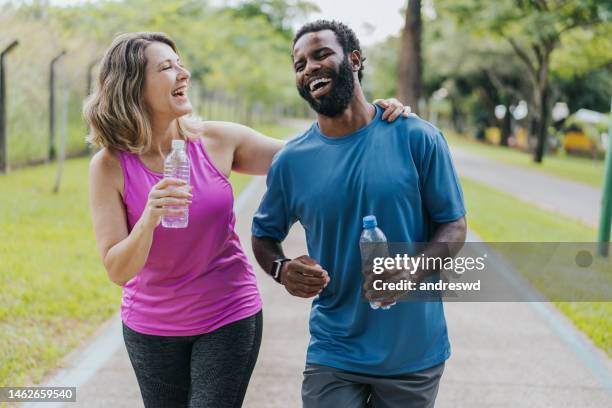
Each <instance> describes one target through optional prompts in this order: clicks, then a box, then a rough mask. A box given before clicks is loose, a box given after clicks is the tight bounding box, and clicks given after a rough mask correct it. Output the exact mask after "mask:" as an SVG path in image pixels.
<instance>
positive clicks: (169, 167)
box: [162, 140, 189, 228]
mask: <svg viewBox="0 0 612 408" xmlns="http://www.w3.org/2000/svg"><path fill="white" fill-rule="evenodd" d="M164 177H172V178H177V179H181V180H184V181H185V182H187V185H189V157H188V156H187V152H186V151H185V141H184V140H173V141H172V151H171V152H170V154H169V155H168V157H166V161H165V162H164ZM170 188H177V187H176V186H171V187H170ZM169 208H172V209H178V210H182V209H184V210H185V211H184V213H183V214H180V215H164V216H163V217H162V225H163V226H164V227H166V228H185V227H187V224H188V223H189V208H188V207H182V206H169Z"/></svg>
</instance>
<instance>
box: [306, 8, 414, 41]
mask: <svg viewBox="0 0 612 408" xmlns="http://www.w3.org/2000/svg"><path fill="white" fill-rule="evenodd" d="M310 1H311V2H313V3H315V4H317V5H318V6H319V8H320V9H321V13H319V14H313V15H312V16H310V18H309V19H310V20H314V19H317V18H325V19H328V20H329V19H335V20H339V21H342V22H343V23H344V24H346V25H348V26H349V27H350V28H352V29H353V31H355V34H357V38H359V41H360V42H361V44H362V45H366V46H367V45H371V44H373V43H376V42H379V41H381V40H383V39H385V38H386V37H387V36H389V35H395V34H398V33H399V32H400V30H401V29H402V27H403V26H404V16H403V15H402V14H401V9H402V7H405V5H406V4H407V3H408V2H407V0H310Z"/></svg>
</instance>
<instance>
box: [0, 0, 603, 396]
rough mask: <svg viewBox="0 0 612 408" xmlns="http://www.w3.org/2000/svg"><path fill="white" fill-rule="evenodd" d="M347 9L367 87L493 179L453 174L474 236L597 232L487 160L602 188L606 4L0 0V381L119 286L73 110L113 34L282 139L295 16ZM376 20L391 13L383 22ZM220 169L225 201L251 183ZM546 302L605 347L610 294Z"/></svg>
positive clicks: (85, 320)
mask: <svg viewBox="0 0 612 408" xmlns="http://www.w3.org/2000/svg"><path fill="white" fill-rule="evenodd" d="M332 4H333V7H332ZM349 9H350V12H349ZM326 10H329V11H328V12H327V14H326ZM331 10H333V13H332V11H331ZM334 13H338V14H334ZM343 15H346V16H350V19H349V20H351V21H347V22H348V23H349V24H352V27H353V28H354V29H355V30H356V31H357V33H358V35H359V36H360V38H361V39H362V43H363V45H364V53H365V55H366V56H367V62H366V68H365V72H364V73H365V77H364V81H363V85H364V89H365V92H366V95H367V97H368V99H369V100H373V99H374V98H387V97H397V98H399V99H400V100H401V101H402V102H404V103H406V104H408V105H410V106H411V107H412V109H413V110H414V111H417V112H418V114H419V115H420V116H421V117H423V118H425V119H427V120H429V121H431V122H432V123H434V124H435V125H436V126H438V127H440V128H441V129H443V131H444V134H445V136H446V138H447V140H448V142H449V144H450V146H451V150H452V151H453V154H455V152H457V154H459V152H464V153H465V154H469V155H471V156H470V157H478V158H482V159H483V160H484V161H481V162H478V163H479V166H480V167H478V168H477V171H478V172H480V173H482V174H488V173H491V174H496V176H495V177H498V178H499V179H498V181H499V183H498V182H496V181H495V180H493V181H491V180H487V181H483V179H481V178H480V177H479V176H478V175H476V176H471V177H468V176H467V175H466V174H462V173H461V171H460V176H461V182H462V186H463V188H464V193H465V196H466V203H467V206H468V222H469V227H470V229H471V230H472V231H473V232H474V233H476V234H478V236H479V237H480V238H481V239H483V240H484V241H502V242H513V241H517V242H595V241H596V240H597V238H598V227H599V224H600V222H599V214H600V205H599V201H597V200H595V202H594V201H593V200H591V201H588V200H587V201H585V202H584V203H582V202H581V201H580V197H574V199H575V203H576V204H575V205H574V206H575V207H576V208H575V211H573V210H572V211H569V212H565V213H564V212H560V211H557V210H556V209H555V208H554V206H553V208H551V205H549V204H547V203H539V202H536V201H537V200H530V199H528V198H527V199H526V198H525V197H524V196H521V195H520V194H513V193H512V192H511V191H507V189H503V188H496V187H498V185H503V183H502V181H504V180H502V178H504V177H512V174H511V173H508V174H506V175H504V172H501V171H498V172H497V173H495V172H494V171H493V170H494V169H493V166H494V165H495V164H500V165H504V166H509V167H507V168H512V169H520V171H525V172H527V173H526V174H536V175H537V174H542V175H546V176H550V177H552V178H553V180H562V181H567V182H568V183H570V184H571V183H573V184H571V185H577V186H579V188H586V189H587V190H588V191H589V192H592V191H597V192H600V191H601V190H602V188H603V184H604V168H605V166H604V157H605V151H606V144H607V143H608V142H607V140H608V138H609V136H608V127H609V125H610V121H611V117H610V114H609V113H608V112H609V111H610V103H611V100H610V98H611V94H612V5H611V4H610V2H609V1H578V0H500V1H495V2H489V1H480V0H423V1H414V0H411V1H395V0H394V1H388V2H385V1H380V2H376V4H372V3H370V2H360V1H356V2H350V1H338V2H334V1H328V2H326V1H302V0H249V1H225V2H224V1H206V0H169V1H163V2H162V1H144V0H124V1H92V2H85V1H76V2H75V1H57V2H54V1H51V2H49V1H1V2H0V51H1V50H5V49H7V48H9V47H10V46H11V45H12V44H14V42H15V41H18V43H17V44H15V45H14V46H13V47H12V48H10V49H9V50H8V52H6V53H5V54H4V55H3V58H2V64H3V77H2V84H1V86H2V87H4V90H5V98H4V99H3V103H2V111H3V112H4V116H0V118H2V121H3V122H4V124H3V126H1V128H3V129H4V131H3V135H4V137H5V143H4V145H3V146H4V149H3V151H4V154H3V157H4V160H2V163H1V164H2V166H0V167H1V170H2V171H3V174H0V191H1V192H2V195H1V197H0V285H1V286H0V287H1V288H2V291H1V292H0V386H4V385H12V386H19V385H31V384H36V383H39V382H40V381H42V380H43V379H44V378H45V376H47V375H48V374H49V372H50V370H52V369H53V368H55V367H57V365H58V364H59V362H60V361H61V359H62V358H63V357H64V356H65V355H66V354H67V353H69V352H70V351H72V350H74V349H75V348H76V347H78V346H79V345H81V344H83V342H84V341H86V340H87V339H88V338H89V336H90V335H91V334H92V333H93V332H94V331H95V329H96V328H97V327H99V326H100V325H101V324H102V323H103V322H105V321H107V319H109V317H111V316H112V315H114V314H115V313H116V312H117V310H118V306H119V303H120V288H118V287H116V286H115V285H114V284H112V283H111V282H110V280H109V279H108V278H107V276H106V273H105V271H104V269H103V267H102V265H101V262H100V259H99V255H98V252H97V250H96V246H95V242H94V238H93V232H92V226H91V221H90V216H89V208H88V203H87V166H88V161H89V156H90V154H91V153H92V149H91V148H90V147H89V146H87V145H86V144H85V142H84V139H85V135H86V134H87V128H86V125H85V124H84V122H83V120H82V117H81V107H82V101H83V99H84V98H85V96H86V95H87V94H88V93H89V92H90V91H91V89H92V86H93V84H92V78H95V74H96V72H97V71H96V70H97V63H98V62H99V58H100V57H101V55H102V53H103V51H104V50H105V49H106V47H107V46H108V45H109V43H110V41H111V39H112V38H113V36H114V35H116V34H117V33H120V32H127V31H163V32H166V33H168V34H169V35H170V36H171V37H172V38H173V39H174V40H175V41H176V43H177V45H178V47H179V50H180V54H181V58H182V60H183V61H184V64H185V65H186V66H187V68H188V69H189V70H190V71H191V74H192V79H191V86H190V98H191V100H192V103H193V105H194V110H195V112H196V113H197V114H198V115H199V116H201V117H203V118H205V119H213V120H231V121H236V122H240V123H244V124H247V125H249V126H253V127H254V128H256V129H258V130H259V131H261V132H263V133H265V134H267V135H269V136H273V137H279V138H286V137H290V136H292V135H295V134H296V133H298V132H300V131H302V130H303V129H304V126H305V123H307V121H309V120H312V119H313V118H314V117H313V116H312V113H311V112H310V110H309V108H308V106H307V105H306V104H305V103H304V102H303V101H302V100H301V99H300V98H299V96H298V94H297V92H296V90H295V86H294V75H293V70H292V64H291V58H290V50H291V41H292V37H293V34H294V32H295V29H296V28H297V27H299V25H300V24H302V23H304V22H306V21H309V20H312V19H314V18H318V17H325V18H337V19H341V20H342V19H343V18H342V16H343ZM370 15H371V18H370V20H368V17H369V16H370ZM381 15H382V16H384V15H387V16H388V18H387V20H383V22H382V23H380V22H379V20H377V19H378V18H379V17H380V16H381ZM354 16H361V18H358V17H356V18H355V17H354ZM385 21H388V24H387V23H386V22H385ZM393 21H395V23H393V24H392V22H393ZM398 21H399V25H397V26H395V25H394V24H397V22H398ZM51 77H53V79H51ZM2 121H0V122H2ZM0 146H2V145H0ZM0 150H2V149H0ZM462 154H463V153H462ZM64 158H66V160H64ZM487 166H491V167H490V168H489V167H487ZM231 180H232V182H233V186H234V191H235V195H236V196H238V195H239V194H240V192H241V191H243V189H244V188H245V187H246V186H247V185H248V184H249V182H250V181H251V178H250V177H248V176H243V175H233V176H232V178H231ZM564 185H565V184H564ZM556 193H557V194H559V193H560V194H561V195H563V194H564V193H563V191H561V192H558V191H557V192H556ZM566 194H567V196H568V198H570V196H571V195H572V194H573V193H572V190H568V191H567V192H566ZM583 213H586V214H587V216H581V215H580V214H583ZM588 214H593V217H591V218H589V216H588ZM241 238H242V241H243V244H245V245H248V242H249V240H248V237H244V236H242V237H241ZM264 278H265V277H264ZM258 279H259V280H260V281H261V280H262V277H261V276H259V277H258ZM555 307H556V308H558V310H560V311H561V312H562V313H563V314H564V315H565V316H566V317H567V318H568V319H569V321H571V322H572V324H573V325H575V327H576V328H578V329H579V330H581V331H582V332H583V333H584V334H585V335H586V336H587V337H588V339H589V341H590V342H592V344H593V345H594V346H595V347H597V348H598V349H599V350H601V351H602V352H603V354H604V355H605V356H606V358H608V359H609V358H610V357H611V356H612V332H611V327H612V306H611V305H610V303H607V302H556V303H555ZM451 340H452V339H451ZM608 361H609V360H608Z"/></svg>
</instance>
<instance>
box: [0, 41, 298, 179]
mask: <svg viewBox="0 0 612 408" xmlns="http://www.w3.org/2000/svg"><path fill="white" fill-rule="evenodd" d="M6 48H8V47H6V44H5V43H4V42H0V54H1V55H0V71H1V72H0V105H1V106H0V164H2V166H0V172H3V171H8V170H9V169H15V168H18V167H23V166H27V165H32V164H38V163H44V162H48V161H51V160H54V159H55V157H56V156H57V154H58V149H59V145H60V142H61V141H64V144H63V145H64V146H65V149H66V150H65V154H66V157H74V156H78V155H86V154H88V153H89V149H88V146H87V145H86V143H85V136H86V134H87V128H86V124H85V123H84V121H83V119H82V114H81V111H82V102H83V100H84V98H85V97H86V96H87V95H88V94H89V93H90V92H91V88H92V83H93V82H94V78H95V75H96V71H97V63H98V62H99V58H96V57H94V58H92V57H89V58H88V59H85V58H84V57H83V55H82V53H81V54H80V55H71V52H68V53H64V52H63V51H61V50H59V51H58V50H57V49H56V50H55V52H51V51H49V52H44V53H42V54H43V55H40V54H38V55H32V52H31V50H30V51H28V52H20V51H22V50H25V48H26V47H19V46H17V47H16V48H15V50H14V51H11V53H10V54H9V53H2V51H3V50H4V49H6ZM20 48H21V50H20ZM83 60H89V61H90V62H89V63H86V64H83V62H82V61H83ZM3 96H4V97H3ZM190 98H191V101H192V104H193V107H194V113H195V114H196V115H198V116H200V117H202V118H204V119H210V120H226V121H235V122H239V123H243V124H246V125H249V126H253V125H257V124H259V123H264V122H265V123H271V122H275V121H276V120H277V119H278V118H279V117H280V116H281V115H283V114H284V113H287V112H285V109H284V108H283V107H281V106H276V107H273V108H266V107H265V106H264V105H263V104H262V103H259V102H254V103H248V102H246V101H245V100H242V99H241V98H237V97H232V96H229V95H228V94H227V93H225V92H223V91H219V90H215V91H213V90H207V89H205V88H204V87H203V86H202V84H199V83H196V82H192V84H191V86H190ZM3 112H6V114H5V115H2V113H3ZM63 117H65V118H66V119H65V125H64V126H59V124H60V120H61V119H60V118H63ZM62 131H63V132H64V133H65V134H64V135H60V134H59V133H60V132H62Z"/></svg>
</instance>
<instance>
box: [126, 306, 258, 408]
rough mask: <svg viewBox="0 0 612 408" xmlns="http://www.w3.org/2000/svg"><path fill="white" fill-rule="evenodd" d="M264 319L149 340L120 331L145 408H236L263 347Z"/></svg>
mask: <svg viewBox="0 0 612 408" xmlns="http://www.w3.org/2000/svg"><path fill="white" fill-rule="evenodd" d="M261 331H262V313H261V311H260V312H258V313H257V314H255V315H253V316H251V317H248V318H246V319H243V320H239V321H237V322H234V323H230V324H228V325H226V326H223V327H221V328H219V329H217V330H215V331H213V332H211V333H206V334H200V335H197V336H168V337H167V336H152V335H148V334H141V333H137V332H135V331H134V330H132V329H130V328H129V327H127V326H126V325H125V324H124V325H123V339H124V341H125V346H126V348H127V351H128V354H129V356H130V361H131V362H132V366H133V367H134V372H135V373H136V378H137V379H138V385H139V387H140V393H141V394H142V399H143V401H144V404H145V406H146V407H147V408H151V407H164V408H173V407H202V408H204V407H210V408H226V407H227V408H238V407H240V406H242V401H243V399H244V395H245V394H246V389H247V386H248V384H249V379H250V378H251V373H252V372H253V368H254V367H255V361H256V360H257V354H258V353H259V346H260V344H261Z"/></svg>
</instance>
